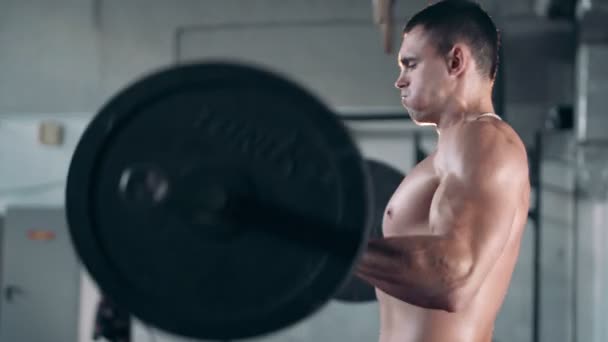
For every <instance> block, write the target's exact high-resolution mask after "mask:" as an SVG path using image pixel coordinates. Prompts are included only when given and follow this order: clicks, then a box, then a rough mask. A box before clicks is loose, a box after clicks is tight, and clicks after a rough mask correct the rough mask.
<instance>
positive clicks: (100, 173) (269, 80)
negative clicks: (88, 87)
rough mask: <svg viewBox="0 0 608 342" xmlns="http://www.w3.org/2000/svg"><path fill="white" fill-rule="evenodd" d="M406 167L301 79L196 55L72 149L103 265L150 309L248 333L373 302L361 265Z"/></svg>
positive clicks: (126, 293) (166, 317) (94, 269)
mask: <svg viewBox="0 0 608 342" xmlns="http://www.w3.org/2000/svg"><path fill="white" fill-rule="evenodd" d="M402 178H403V174H402V173H401V172H399V171H398V170H396V169H394V168H392V167H390V166H388V165H386V164H384V163H382V162H379V161H375V160H366V159H365V158H364V157H363V156H362V154H361V153H360V151H359V150H358V149H357V147H356V144H355V141H354V140H353V138H352V137H351V136H350V134H349V132H348V130H347V129H346V127H345V126H344V124H343V123H342V122H341V120H340V119H339V117H338V116H337V115H335V114H334V113H332V111H331V110H329V109H328V108H327V107H326V106H325V105H324V104H323V103H322V102H321V101H319V100H317V99H316V98H315V97H314V96H313V95H311V94H310V93H309V92H308V91H306V90H305V89H303V88H302V87H300V86H298V85H297V84H295V83H294V82H291V81H289V80H288V79H286V78H285V77H283V76H280V75H278V74H276V73H274V72H271V71H269V70H266V69H262V68H260V67H257V66H255V67H254V66H247V65H237V64H234V63H222V62H206V63H196V64H188V65H180V66H173V67H169V68H165V69H162V70H157V71H155V72H153V73H151V74H149V75H146V76H145V77H143V78H141V79H139V80H137V81H135V82H134V83H132V84H131V85H129V86H127V87H126V88H125V89H124V90H122V91H120V92H119V93H118V94H116V95H115V96H114V97H113V98H112V99H110V101H108V102H107V103H106V104H105V105H104V106H103V107H102V108H101V110H100V111H99V112H98V113H97V115H96V116H95V117H94V118H93V119H92V121H91V122H90V124H89V125H88V126H87V128H86V129H85V131H84V133H83V134H82V136H81V138H80V140H79V142H78V145H77V147H76V150H75V152H74V155H73V157H72V160H71V163H70V167H69V172H68V182H67V187H66V212H67V219H68V225H69V229H70V236H71V239H72V242H73V245H74V248H75V250H76V252H77V254H78V256H79V258H80V259H81V260H82V262H83V264H84V266H85V267H86V269H87V270H88V272H89V273H90V275H91V277H92V278H93V279H94V280H95V282H96V283H97V284H98V286H99V288H100V290H101V291H102V292H103V293H104V294H105V295H107V296H109V297H110V298H112V299H113V300H114V301H115V302H117V303H119V304H120V305H121V306H123V307H124V308H126V309H127V310H129V312H131V313H132V314H133V315H134V316H136V317H137V318H138V319H140V320H142V321H144V322H147V323H149V324H152V325H154V326H156V327H158V328H160V329H163V330H166V331H168V332H171V333H174V334H178V335H182V336H187V337H193V338H201V339H236V338H246V337H252V336H256V335H261V334H266V333H269V332H273V331H276V330H279V329H282V328H284V327H286V326H289V325H291V324H294V323H296V322H298V321H300V320H302V319H304V318H305V317H308V316H309V315H311V314H312V313H314V312H315V311H317V310H318V309H319V308H320V307H322V306H323V305H324V304H325V303H327V302H328V301H329V300H331V299H333V298H335V299H338V300H345V301H367V300H373V298H374V289H373V288H372V287H371V286H369V285H367V284H365V283H363V282H362V281H360V280H358V279H357V278H355V277H351V276H350V275H351V270H352V268H353V267H354V264H355V261H356V260H357V258H358V257H359V255H360V254H361V253H362V251H363V250H364V248H365V243H366V241H367V239H368V238H369V237H370V236H374V237H379V236H381V235H382V231H381V221H382V214H383V211H384V206H385V205H386V203H387V202H388V200H389V198H390V196H391V194H392V192H393V191H394V190H395V189H396V187H397V186H398V184H399V183H400V182H401V180H402Z"/></svg>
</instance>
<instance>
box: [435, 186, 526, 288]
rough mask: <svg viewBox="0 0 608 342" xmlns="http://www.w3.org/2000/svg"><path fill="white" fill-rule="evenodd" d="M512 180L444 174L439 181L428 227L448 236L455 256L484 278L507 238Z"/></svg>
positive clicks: (513, 210) (511, 215) (512, 210)
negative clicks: (470, 177) (442, 178)
mask: <svg viewBox="0 0 608 342" xmlns="http://www.w3.org/2000/svg"><path fill="white" fill-rule="evenodd" d="M512 183H513V182H510V181H507V182H505V181H501V180H500V179H497V178H495V177H489V178H485V179H463V177H456V176H453V177H446V178H445V179H444V180H443V181H442V183H441V184H440V186H439V188H438V192H437V198H434V202H435V203H434V205H435V207H434V208H432V211H431V214H432V215H431V222H430V223H431V227H432V228H433V227H434V228H433V229H435V230H436V231H439V232H442V233H443V234H445V235H446V236H448V237H450V238H451V239H452V240H453V243H454V250H455V253H456V255H457V257H461V258H462V259H463V260H466V261H468V262H470V263H471V267H472V269H471V271H472V272H473V273H474V275H479V276H482V277H484V276H485V274H487V272H488V271H489V269H490V268H491V267H492V266H493V265H494V263H495V262H496V260H497V259H498V257H499V256H500V254H501V253H502V251H503V250H504V247H505V245H506V243H507V241H508V239H509V236H510V233H511V229H512V226H513V220H514V218H515V213H516V207H517V201H516V199H515V198H514V193H515V189H514V188H513V184H512Z"/></svg>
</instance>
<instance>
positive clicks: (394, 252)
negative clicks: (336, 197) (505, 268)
mask: <svg viewBox="0 0 608 342" xmlns="http://www.w3.org/2000/svg"><path fill="white" fill-rule="evenodd" d="M473 129H479V130H480V131H479V132H468V134H467V136H468V138H467V137H465V138H463V139H462V140H461V141H460V142H459V144H462V145H461V146H457V149H456V151H457V152H458V153H456V154H457V155H456V158H457V159H460V160H459V161H458V162H456V163H452V166H453V167H451V168H450V170H449V172H448V173H447V175H446V176H445V177H444V179H442V180H441V182H440V185H439V187H438V188H437V190H436V193H435V195H434V197H433V200H432V204H431V213H430V218H429V219H430V223H429V224H430V227H429V232H445V233H442V234H440V235H428V236H396V237H388V238H384V239H377V240H372V241H370V242H369V244H368V249H367V251H366V252H365V253H364V255H363V256H362V258H361V260H360V262H359V264H358V265H357V267H356V270H355V273H356V274H357V275H358V276H359V277H361V278H362V279H364V280H366V281H367V282H369V283H370V284H372V285H373V286H375V287H377V288H379V289H380V290H382V291H383V292H385V293H387V294H389V295H391V296H393V297H395V298H398V299H401V300H403V301H405V302H408V303H410V304H413V305H417V306H421V307H425V308H429V309H440V310H446V311H449V312H453V311H457V310H459V309H460V308H462V307H463V306H465V305H466V304H467V303H468V301H469V300H470V299H471V298H472V297H473V296H474V294H475V293H476V292H477V291H478V290H479V288H480V286H481V284H482V283H483V281H484V279H485V277H486V275H487V274H488V272H489V271H490V269H491V268H492V267H493V265H494V264H495V262H496V260H497V259H498V257H499V256H500V255H501V253H502V251H503V248H504V246H505V244H506V242H507V240H508V238H509V236H510V232H511V227H512V225H513V220H514V218H515V213H516V210H517V207H518V205H519V204H520V201H521V200H523V198H522V197H521V191H520V190H521V189H522V176H523V175H524V174H525V176H526V177H527V174H528V173H527V172H528V171H527V164H526V162H525V159H524V158H522V157H521V155H520V154H519V152H518V149H517V148H515V147H514V146H512V145H510V144H508V143H507V142H506V141H504V140H503V141H500V140H498V139H504V138H500V137H496V131H495V130H494V129H492V132H487V130H488V129H487V128H473ZM472 133H473V134H472ZM474 133H477V134H474ZM489 133H491V134H492V135H490V134H489ZM465 152H466V153H465ZM524 168H525V170H523V169H524ZM404 230H407V227H406V228H404Z"/></svg>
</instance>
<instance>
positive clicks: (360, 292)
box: [334, 159, 405, 303]
mask: <svg viewBox="0 0 608 342" xmlns="http://www.w3.org/2000/svg"><path fill="white" fill-rule="evenodd" d="M366 162H367V168H368V173H369V176H370V179H371V186H372V194H373V196H372V197H373V206H372V207H373V212H372V217H373V222H372V224H373V226H372V227H371V229H370V230H369V231H370V237H371V238H381V237H382V236H383V234H382V221H383V219H384V211H385V209H386V205H387V204H388V201H389V200H390V199H391V197H392V196H393V193H394V192H395V190H397V187H398V186H399V184H401V181H402V180H403V178H404V177H405V174H404V173H402V172H401V171H399V170H398V169H397V168H395V167H393V166H390V165H388V164H386V163H385V162H382V161H379V160H373V159H368V160H367V161H366ZM334 298H335V299H337V300H339V301H342V302H353V303H358V302H371V301H375V300H376V290H375V288H374V287H373V286H371V285H370V284H368V283H366V282H364V281H363V280H361V279H360V278H358V277H355V276H352V277H349V278H348V280H347V281H346V282H345V283H344V285H342V287H341V288H340V290H339V291H338V292H337V293H336V295H335V296H334Z"/></svg>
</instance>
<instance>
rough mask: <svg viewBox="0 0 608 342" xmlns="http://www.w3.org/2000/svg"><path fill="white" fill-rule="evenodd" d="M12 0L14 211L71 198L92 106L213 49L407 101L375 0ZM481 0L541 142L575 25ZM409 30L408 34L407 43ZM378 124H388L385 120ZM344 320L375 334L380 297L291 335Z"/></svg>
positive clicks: (516, 309) (567, 65)
mask: <svg viewBox="0 0 608 342" xmlns="http://www.w3.org/2000/svg"><path fill="white" fill-rule="evenodd" d="M426 3H427V1H423V0H417V1H398V2H397V8H396V13H397V14H398V17H399V18H398V20H397V21H398V22H403V21H404V19H405V18H406V17H407V16H409V15H411V14H412V13H414V11H415V10H418V9H419V8H421V6H423V5H424V4H426ZM2 4H3V6H2V11H1V12H0V46H2V51H3V52H2V53H0V75H2V77H0V165H2V167H0V189H5V190H10V191H0V206H2V207H5V206H7V205H12V204H40V203H42V204H61V203H63V187H64V182H65V172H66V170H67V166H68V163H69V158H70V155H71V153H72V151H73V148H74V146H75V141H76V140H75V139H77V137H78V136H79V134H80V133H81V132H82V129H84V126H85V125H86V123H87V122H88V120H89V119H90V116H91V113H94V112H95V111H96V110H97V109H98V108H99V107H100V106H101V105H102V104H103V103H104V102H105V101H106V100H107V99H108V98H109V96H111V95H112V94H114V93H115V92H116V91H118V90H119V89H120V88H121V87H123V86H125V85H126V84H128V83H129V82H131V81H132V80H133V79H135V78H138V77H141V76H142V75H143V74H146V73H148V72H150V71H151V70H154V69H155V68H158V67H161V66H164V65H167V64H171V63H175V62H184V61H191V60H193V59H198V58H207V57H214V58H231V59H236V60H245V61H250V62H255V63H258V64H262V65H264V66H268V67H271V68H273V69H274V70H277V71H278V72H281V73H283V74H285V75H286V76H287V77H290V78H293V79H295V80H297V81H298V82H300V83H302V84H303V85H305V86H306V87H308V88H310V89H311V91H313V92H314V93H315V94H317V96H319V97H320V98H322V99H323V100H324V101H326V102H327V103H328V104H329V105H330V106H332V107H334V108H337V109H339V110H341V111H348V112H350V111H365V110H370V109H374V110H376V111H395V110H400V108H399V102H398V99H397V97H396V91H395V90H393V88H392V84H393V81H394V79H395V77H396V76H397V67H396V56H395V54H393V55H384V54H382V51H381V40H380V34H379V32H378V30H377V29H376V28H375V27H373V26H372V25H371V7H370V1H368V0H356V1H354V0H335V1H331V2H328V1H321V0H309V1H296V0H259V1H255V2H250V1H242V0H207V1H200V0H172V1H169V0H130V1H118V0H90V1H75V0H54V1H52V2H49V1H43V0H20V1H16V0H5V1H3V3H2ZM482 4H485V5H486V8H488V9H489V10H490V12H491V13H492V14H493V15H494V17H495V19H496V20H497V22H498V23H499V25H500V26H501V27H502V28H503V37H504V48H505V49H504V52H505V56H504V61H505V63H504V67H505V72H506V75H505V81H506V85H505V91H506V92H505V100H506V104H505V113H501V114H504V115H506V116H507V118H508V119H509V121H510V122H512V124H513V125H514V127H515V128H516V129H517V130H518V132H520V134H521V135H522V136H523V137H524V138H525V139H526V141H527V142H529V143H531V142H532V136H533V133H534V131H535V130H536V129H537V128H538V127H540V126H541V125H542V122H543V120H544V115H545V113H546V112H547V111H548V110H549V108H550V107H551V106H553V105H554V104H557V103H571V102H572V93H573V80H572V78H573V77H572V62H573V60H572V59H573V50H569V49H568V47H569V45H570V44H571V42H572V39H573V37H572V34H571V33H570V32H571V31H570V27H569V26H568V25H565V24H561V23H549V22H547V21H543V20H541V19H538V18H533V17H531V16H530V13H531V10H532V2H530V1H526V0H518V1H510V2H509V3H508V5H507V4H506V3H505V2H499V1H490V0H487V1H482ZM399 26H401V24H399V25H397V26H396V27H395V30H396V32H398V31H399ZM318 37H323V39H318ZM398 38H399V37H398V34H396V35H395V45H396V46H398ZM45 119H53V120H56V121H59V122H61V123H62V124H64V125H65V128H66V134H67V135H66V142H65V144H64V145H63V146H61V147H49V146H43V145H40V144H38V143H37V141H36V132H37V125H38V123H39V122H40V121H41V120H45ZM404 125H405V124H404ZM366 127H367V128H366V129H371V128H370V127H371V126H366ZM404 127H405V126H404ZM377 129H378V130H380V131H381V132H383V130H385V129H386V127H378V128H377ZM356 134H357V137H358V138H359V141H360V145H361V147H362V149H363V150H364V152H365V153H366V154H367V155H369V156H375V157H378V158H382V159H385V160H387V161H390V162H391V163H394V164H395V165H396V166H398V167H400V168H402V169H403V170H404V171H408V170H409V168H410V167H411V166H412V165H411V155H409V152H410V150H411V139H410V138H408V137H404V136H398V137H391V138H390V139H389V140H386V141H380V142H379V141H378V140H376V139H378V138H377V135H374V134H372V135H370V134H367V133H366V132H364V131H363V132H362V131H359V130H356ZM375 137H376V138H375ZM15 145H17V146H19V151H18V152H17V151H16V149H15V148H14V147H13V146H15ZM31 185H42V187H33V188H32V187H31ZM530 231H531V230H530V229H529V230H528V235H526V236H525V238H524V246H523V248H522V253H521V258H520V261H519V264H518V267H517V270H516V274H515V275H514V278H513V285H512V287H511V290H510V292H509V295H508V297H507V302H506V303H505V306H504V308H503V312H502V313H501V316H500V319H499V321H498V323H497V328H496V333H497V336H498V340H499V341H500V340H501V336H505V337H506V338H505V339H504V340H508V341H529V336H530V334H531V332H530V324H531V323H530V317H531V316H530V315H531V313H530V312H531V309H530V308H531V306H530V305H531V289H530V284H531V270H532V268H531V261H530V260H531V254H532V253H531V241H530V235H529V233H530ZM549 262H550V261H549ZM558 267H559V266H558ZM82 286H83V290H82V292H83V293H84V295H83V297H82V304H81V310H82V322H81V341H86V340H88V339H87V336H88V335H89V334H90V324H91V320H92V316H91V314H92V306H93V305H94V302H95V299H96V292H95V286H94V284H92V283H91V282H90V280H89V279H88V278H87V277H86V275H83V285H82ZM345 317H352V319H353V320H356V322H357V326H359V327H362V329H364V330H366V331H367V332H368V333H370V334H371V335H370V336H373V334H375V329H377V321H376V320H377V314H376V308H375V306H374V305H370V306H364V307H358V308H357V309H353V308H352V307H349V306H340V305H330V306H329V307H328V308H327V309H326V310H325V311H323V312H322V313H321V314H319V316H318V317H317V316H315V317H314V318H312V319H311V320H310V321H307V322H305V323H303V325H301V326H298V327H296V328H295V330H293V333H294V334H295V335H294V336H295V337H293V339H292V340H293V341H305V340H308V338H312V335H310V334H311V331H317V333H319V332H318V331H321V332H322V333H323V334H325V333H327V335H323V337H320V335H315V336H316V338H317V339H333V340H336V339H337V340H341V339H342V340H343V339H344V336H345V335H340V334H345V333H346V334H348V332H344V329H343V327H342V326H341V325H340V324H339V323H338V322H343V321H344V320H345ZM350 322H351V321H350V320H349V323H350ZM332 327H336V328H335V329H332ZM365 327H369V329H367V328H365ZM288 333H291V332H288ZM363 336H364V337H365V336H367V335H363Z"/></svg>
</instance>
